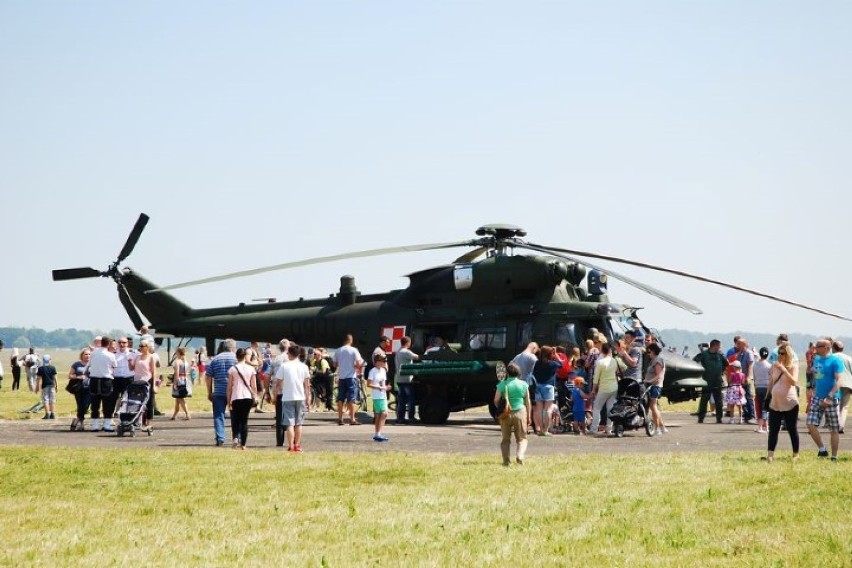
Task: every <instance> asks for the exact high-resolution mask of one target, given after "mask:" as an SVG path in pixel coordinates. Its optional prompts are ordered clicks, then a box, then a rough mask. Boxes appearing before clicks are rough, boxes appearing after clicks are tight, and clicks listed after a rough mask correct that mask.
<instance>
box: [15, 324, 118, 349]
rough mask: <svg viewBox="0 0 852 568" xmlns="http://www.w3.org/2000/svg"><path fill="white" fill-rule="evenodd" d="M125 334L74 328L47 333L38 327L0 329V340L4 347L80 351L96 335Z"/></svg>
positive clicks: (112, 335)
mask: <svg viewBox="0 0 852 568" xmlns="http://www.w3.org/2000/svg"><path fill="white" fill-rule="evenodd" d="M127 333H128V332H127V331H125V330H120V329H113V330H110V331H106V332H104V331H97V330H96V331H92V330H88V329H74V328H68V329H54V330H52V331H47V330H44V329H41V328H38V327H0V339H2V340H3V343H5V344H6V347H18V348H21V349H29V348H30V347H35V348H37V349H80V348H82V347H84V346H86V345H88V344H89V343H91V342H92V338H94V337H95V336H96V335H109V336H110V337H118V336H120V335H126V334H127Z"/></svg>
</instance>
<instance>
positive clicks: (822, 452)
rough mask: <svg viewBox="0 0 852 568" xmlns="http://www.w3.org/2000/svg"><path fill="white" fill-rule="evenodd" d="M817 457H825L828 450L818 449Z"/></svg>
mask: <svg viewBox="0 0 852 568" xmlns="http://www.w3.org/2000/svg"><path fill="white" fill-rule="evenodd" d="M817 457H818V458H827V457H828V450H820V451H818V452H817Z"/></svg>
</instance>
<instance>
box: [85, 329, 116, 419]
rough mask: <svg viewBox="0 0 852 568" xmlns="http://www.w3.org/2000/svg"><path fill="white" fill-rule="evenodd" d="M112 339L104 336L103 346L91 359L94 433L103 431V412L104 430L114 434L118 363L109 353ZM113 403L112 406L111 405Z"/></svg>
mask: <svg viewBox="0 0 852 568" xmlns="http://www.w3.org/2000/svg"><path fill="white" fill-rule="evenodd" d="M109 342H110V339H109V337H106V336H103V337H102V338H101V346H100V347H97V348H96V349H95V350H94V351H92V358H91V359H89V392H90V393H91V395H92V432H97V431H98V430H100V429H101V420H100V418H101V411H103V415H104V418H103V420H104V421H103V429H104V431H105V432H112V431H113V425H112V413H113V411H114V410H115V400H114V399H113V398H112V393H113V379H114V373H115V368H116V367H117V366H118V363H117V362H116V360H115V354H113V353H111V352H110V351H109V349H107V348H108V346H109ZM110 403H112V405H110Z"/></svg>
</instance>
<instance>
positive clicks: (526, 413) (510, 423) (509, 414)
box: [494, 363, 531, 467]
mask: <svg viewBox="0 0 852 568" xmlns="http://www.w3.org/2000/svg"><path fill="white" fill-rule="evenodd" d="M520 376H521V369H520V367H518V366H517V365H516V364H514V363H509V364H508V365H507V366H506V378H505V379H503V380H502V381H500V382H499V383H498V384H497V390H496V391H495V392H494V405H495V406H496V407H498V408H499V407H500V401H501V399H505V401H506V405H507V406H508V409H507V411H506V412H505V413H504V415H502V416H501V417H500V434H501V438H500V453H501V455H502V456H503V465H504V466H505V467H509V464H510V463H511V460H510V456H509V446H510V445H511V440H512V434H514V435H515V442H516V443H517V447H518V449H517V451H516V455H515V461H516V462H517V463H518V464H519V465H523V464H524V460H525V459H526V453H527V428H528V427H529V424H530V406H531V405H530V390H529V387H528V386H527V383H526V381H523V380H521V378H520Z"/></svg>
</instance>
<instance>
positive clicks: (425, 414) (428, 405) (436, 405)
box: [418, 396, 450, 424]
mask: <svg viewBox="0 0 852 568" xmlns="http://www.w3.org/2000/svg"><path fill="white" fill-rule="evenodd" d="M418 414H419V416H420V421H421V422H423V424H443V423H445V422H446V421H447V418H449V417H450V405H449V404H448V403H447V401H446V400H444V399H442V398H438V397H436V396H432V397H429V398H427V399H426V400H425V401H423V402H421V403H420V407H419V408H418Z"/></svg>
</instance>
